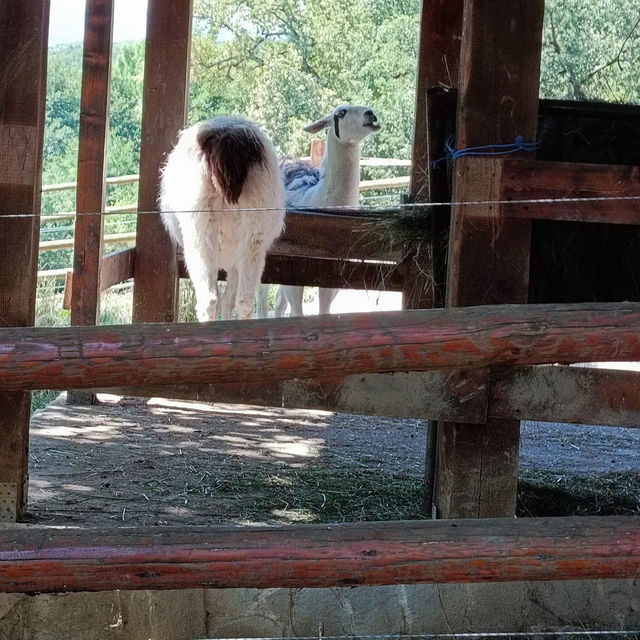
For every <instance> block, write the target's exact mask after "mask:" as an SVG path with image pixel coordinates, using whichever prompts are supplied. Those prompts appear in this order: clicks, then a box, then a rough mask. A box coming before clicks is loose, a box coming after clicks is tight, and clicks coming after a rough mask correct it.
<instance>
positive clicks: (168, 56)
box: [133, 0, 193, 322]
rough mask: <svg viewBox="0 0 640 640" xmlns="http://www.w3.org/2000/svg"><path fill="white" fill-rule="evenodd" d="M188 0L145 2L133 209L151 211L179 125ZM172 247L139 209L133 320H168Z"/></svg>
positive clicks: (172, 306) (156, 221)
mask: <svg viewBox="0 0 640 640" xmlns="http://www.w3.org/2000/svg"><path fill="white" fill-rule="evenodd" d="M192 5H193V0H183V1H181V2H174V1H173V0H149V5H148V9H147V12H148V14H147V16H148V17H147V46H146V53H145V63H144V100H143V113H142V148H141V152H140V191H139V196H138V211H139V212H148V211H157V210H158V206H157V200H158V183H159V177H160V168H161V167H162V164H163V162H164V159H165V156H166V154H167V153H168V152H169V151H171V149H172V148H173V146H174V145H175V143H176V141H177V134H178V132H179V131H180V129H182V128H183V127H184V125H185V121H186V109H187V98H188V88H189V52H190V42H191V19H192ZM177 292H178V265H177V262H176V248H175V246H174V244H173V242H172V241H171V239H170V238H169V236H168V235H167V233H166V232H165V230H164V228H163V226H162V221H161V220H160V216H159V215H154V214H150V213H139V215H138V226H137V234H136V257H135V265H134V286H133V321H134V322H173V321H174V320H175V316H176V311H177V309H176V307H177Z"/></svg>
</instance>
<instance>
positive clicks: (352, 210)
mask: <svg viewBox="0 0 640 640" xmlns="http://www.w3.org/2000/svg"><path fill="white" fill-rule="evenodd" d="M587 202H640V195H637V196H595V197H569V198H526V199H518V200H468V201H453V202H447V201H444V202H411V203H401V204H394V205H391V206H388V207H347V206H336V207H295V208H288V209H287V211H288V212H290V213H300V214H305V213H307V214H313V215H327V216H331V215H334V216H335V215H349V214H352V215H358V216H361V217H395V216H397V215H402V214H403V213H406V212H409V213H411V214H415V212H416V211H417V210H423V209H427V210H428V209H432V208H434V207H452V206H453V207H477V206H487V205H522V204H527V205H535V204H553V205H558V206H560V205H566V204H579V203H587ZM280 210H281V209H279V208H275V207H256V208H247V209H188V210H187V209H180V210H173V211H168V212H167V213H175V214H179V215H183V214H188V213H227V214H229V215H234V214H236V213H240V212H242V213H264V212H267V211H280ZM159 213H160V211H158V210H156V209H153V210H147V211H138V212H137V213H129V214H127V215H138V216H141V215H158V214H159ZM75 215H76V217H85V216H102V217H107V216H114V215H123V214H122V213H121V212H118V211H103V212H90V213H84V212H83V213H76V214H75ZM36 217H40V214H38V213H7V214H0V219H4V218H36ZM638 222H639V223H640V211H639V212H638Z"/></svg>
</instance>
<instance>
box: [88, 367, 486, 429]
mask: <svg viewBox="0 0 640 640" xmlns="http://www.w3.org/2000/svg"><path fill="white" fill-rule="evenodd" d="M483 371H484V372H485V374H486V381H485V384H484V385H483V386H480V387H479V386H477V378H476V376H470V375H468V372H465V371H451V370H448V369H447V370H437V369H436V370H433V371H417V372H406V373H405V372H401V373H367V374H354V375H350V376H342V377H336V378H334V379H332V380H300V379H292V380H283V381H278V382H258V383H246V382H237V383H234V382H227V383H221V384H197V385H193V384H189V385H175V384H173V385H164V386H159V385H156V386H143V387H118V388H115V389H113V388H111V389H97V390H95V391H96V392H107V393H115V394H118V395H127V396H143V397H152V396H161V397H164V398H181V399H188V400H198V401H203V402H227V403H232V404H254V405H259V406H271V407H287V408H291V409H322V410H326V411H338V412H341V413H351V414H356V415H373V416H389V417H393V418H416V419H424V418H433V419H438V420H458V421H461V422H470V423H478V422H482V421H483V420H485V419H486V417H487V388H488V385H489V370H488V369H484V370H483Z"/></svg>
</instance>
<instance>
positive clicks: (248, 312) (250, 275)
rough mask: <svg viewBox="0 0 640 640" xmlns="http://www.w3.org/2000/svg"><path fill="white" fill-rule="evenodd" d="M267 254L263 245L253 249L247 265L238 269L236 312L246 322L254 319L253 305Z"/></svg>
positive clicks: (255, 246)
mask: <svg viewBox="0 0 640 640" xmlns="http://www.w3.org/2000/svg"><path fill="white" fill-rule="evenodd" d="M266 257H267V252H266V250H265V249H264V247H263V246H262V245H259V244H256V245H254V246H253V247H252V251H251V253H250V255H249V256H248V257H247V259H246V261H245V263H244V264H243V265H242V266H241V267H239V268H238V293H237V296H236V310H237V312H238V318H240V319H243V320H246V319H248V318H251V317H253V305H254V300H255V297H256V291H257V290H258V287H259V286H260V280H261V277H262V272H263V271H264V263H265V261H266Z"/></svg>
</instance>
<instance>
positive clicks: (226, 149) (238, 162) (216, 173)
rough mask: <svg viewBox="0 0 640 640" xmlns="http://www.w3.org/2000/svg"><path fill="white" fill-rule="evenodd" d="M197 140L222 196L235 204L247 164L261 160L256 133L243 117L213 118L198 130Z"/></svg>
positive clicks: (262, 154) (229, 202)
mask: <svg viewBox="0 0 640 640" xmlns="http://www.w3.org/2000/svg"><path fill="white" fill-rule="evenodd" d="M198 144H199V145H200V148H201V149H202V152H203V153H204V156H205V158H206V161H207V165H208V167H209V170H210V171H211V175H212V177H213V178H214V179H215V180H216V182H217V183H218V186H219V187H220V190H221V191H222V194H221V195H222V197H223V198H224V200H225V201H226V202H227V203H228V204H237V202H238V198H239V197H240V194H241V193H242V188H243V187H244V183H245V181H246V179H247V174H248V173H249V169H250V167H251V166H252V165H254V164H256V163H258V164H263V162H264V147H263V144H262V142H261V140H260V137H259V135H258V133H257V132H256V131H255V130H254V129H253V128H252V125H251V123H249V122H247V121H244V120H232V119H230V118H224V119H221V122H220V123H217V122H216V121H215V120H212V121H210V122H209V123H207V124H206V125H205V126H203V128H202V129H201V130H200V132H199V133H198Z"/></svg>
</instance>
